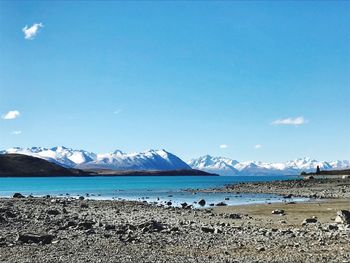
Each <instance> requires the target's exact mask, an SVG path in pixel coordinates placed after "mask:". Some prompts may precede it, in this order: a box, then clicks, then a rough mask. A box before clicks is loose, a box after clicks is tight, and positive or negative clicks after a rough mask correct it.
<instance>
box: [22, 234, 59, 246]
mask: <svg viewBox="0 0 350 263" xmlns="http://www.w3.org/2000/svg"><path fill="white" fill-rule="evenodd" d="M53 239H54V236H53V235H48V234H34V233H22V234H18V237H17V241H20V242H22V243H37V244H38V243H40V244H43V245H44V244H50V243H51V242H52V240H53Z"/></svg>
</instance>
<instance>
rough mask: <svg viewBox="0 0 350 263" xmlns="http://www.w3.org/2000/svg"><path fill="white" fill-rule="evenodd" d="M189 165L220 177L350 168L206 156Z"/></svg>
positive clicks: (302, 160)
mask: <svg viewBox="0 0 350 263" xmlns="http://www.w3.org/2000/svg"><path fill="white" fill-rule="evenodd" d="M188 165H189V166H191V167H192V168H193V169H198V170H203V171H206V172H211V173H217V174H220V175H259V174H262V175H263V174H270V175H271V174H276V175H296V174H300V173H301V172H303V171H304V172H315V171H316V168H317V166H319V167H320V169H321V170H339V169H345V168H349V167H350V161H348V160H342V161H340V160H337V161H331V162H326V161H317V160H313V159H311V158H308V157H305V158H299V159H296V160H293V161H287V162H280V163H267V162H259V161H246V162H238V161H236V160H232V159H229V158H225V157H213V156H210V155H205V156H202V157H199V158H197V159H192V160H190V161H189V162H188Z"/></svg>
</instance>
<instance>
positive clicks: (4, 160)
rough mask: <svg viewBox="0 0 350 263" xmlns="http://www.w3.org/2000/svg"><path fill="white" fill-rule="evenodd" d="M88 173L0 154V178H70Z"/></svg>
mask: <svg viewBox="0 0 350 263" xmlns="http://www.w3.org/2000/svg"><path fill="white" fill-rule="evenodd" d="M72 175H89V173H87V172H84V171H81V170H78V169H68V168H65V167H62V166H60V165H58V164H55V163H51V162H48V161H45V160H43V159H40V158H36V157H32V156H28V155H23V154H0V176H72Z"/></svg>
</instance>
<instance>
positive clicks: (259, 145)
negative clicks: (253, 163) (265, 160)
mask: <svg viewBox="0 0 350 263" xmlns="http://www.w3.org/2000/svg"><path fill="white" fill-rule="evenodd" d="M254 148H255V149H260V148H262V145H261V144H256V145H254Z"/></svg>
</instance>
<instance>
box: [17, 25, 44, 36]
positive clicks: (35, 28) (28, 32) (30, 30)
mask: <svg viewBox="0 0 350 263" xmlns="http://www.w3.org/2000/svg"><path fill="white" fill-rule="evenodd" d="M40 27H44V25H43V24H42V23H35V24H33V25H32V26H31V27H28V26H27V25H26V26H25V27H23V28H22V31H23V33H24V38H25V39H30V40H32V39H34V38H35V37H36V35H37V34H38V33H39V28H40Z"/></svg>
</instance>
